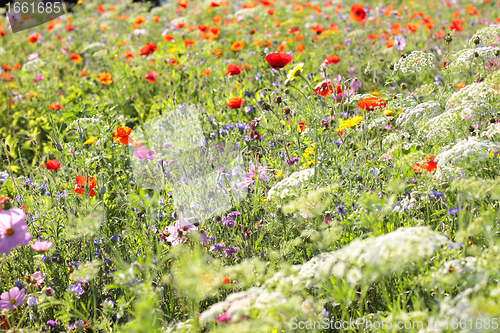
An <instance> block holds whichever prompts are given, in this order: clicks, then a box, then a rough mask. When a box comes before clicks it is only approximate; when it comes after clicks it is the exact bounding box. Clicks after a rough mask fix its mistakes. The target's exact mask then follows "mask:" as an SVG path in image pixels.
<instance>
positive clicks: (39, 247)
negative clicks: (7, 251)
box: [31, 240, 52, 253]
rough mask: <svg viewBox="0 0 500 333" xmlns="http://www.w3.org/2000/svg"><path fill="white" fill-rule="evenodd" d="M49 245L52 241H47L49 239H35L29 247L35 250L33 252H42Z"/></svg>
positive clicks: (48, 247)
mask: <svg viewBox="0 0 500 333" xmlns="http://www.w3.org/2000/svg"><path fill="white" fill-rule="evenodd" d="M51 246H52V242H49V241H39V240H37V241H36V242H34V243H33V244H31V248H32V249H33V250H35V252H38V253H44V252H45V251H47V250H48V249H50V247H51Z"/></svg>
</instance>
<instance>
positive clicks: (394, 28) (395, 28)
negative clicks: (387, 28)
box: [391, 23, 403, 35]
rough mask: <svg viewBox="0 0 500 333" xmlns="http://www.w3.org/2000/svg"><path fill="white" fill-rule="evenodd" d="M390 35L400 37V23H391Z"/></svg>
mask: <svg viewBox="0 0 500 333" xmlns="http://www.w3.org/2000/svg"><path fill="white" fill-rule="evenodd" d="M391 28H392V30H391V35H401V34H402V33H403V32H402V31H401V24H400V23H393V24H392V26H391Z"/></svg>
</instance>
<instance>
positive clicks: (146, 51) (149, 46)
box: [141, 43, 158, 56]
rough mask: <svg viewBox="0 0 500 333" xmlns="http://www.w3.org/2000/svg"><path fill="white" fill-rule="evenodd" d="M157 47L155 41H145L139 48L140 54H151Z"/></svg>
mask: <svg viewBox="0 0 500 333" xmlns="http://www.w3.org/2000/svg"><path fill="white" fill-rule="evenodd" d="M156 50H158V48H157V47H156V45H155V43H146V45H145V46H144V47H142V48H141V56H149V55H151V54H153V53H154V52H155V51H156Z"/></svg>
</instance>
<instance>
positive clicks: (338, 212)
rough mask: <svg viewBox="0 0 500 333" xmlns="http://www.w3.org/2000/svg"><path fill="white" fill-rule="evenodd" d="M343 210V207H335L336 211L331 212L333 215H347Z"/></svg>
mask: <svg viewBox="0 0 500 333" xmlns="http://www.w3.org/2000/svg"><path fill="white" fill-rule="evenodd" d="M344 208H345V206H344V205H340V206H337V210H335V211H334V212H333V214H335V215H347V213H346V212H345V210H344Z"/></svg>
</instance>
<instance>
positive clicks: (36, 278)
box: [30, 272, 45, 287]
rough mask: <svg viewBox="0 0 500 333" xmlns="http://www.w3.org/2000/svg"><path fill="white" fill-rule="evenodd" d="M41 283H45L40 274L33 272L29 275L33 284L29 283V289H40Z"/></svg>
mask: <svg viewBox="0 0 500 333" xmlns="http://www.w3.org/2000/svg"><path fill="white" fill-rule="evenodd" d="M43 281H45V278H44V277H43V275H42V273H40V272H35V273H33V274H31V282H34V283H31V284H30V286H31V287H40V286H41V285H42V283H43Z"/></svg>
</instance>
